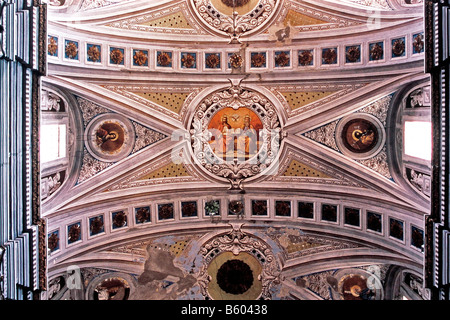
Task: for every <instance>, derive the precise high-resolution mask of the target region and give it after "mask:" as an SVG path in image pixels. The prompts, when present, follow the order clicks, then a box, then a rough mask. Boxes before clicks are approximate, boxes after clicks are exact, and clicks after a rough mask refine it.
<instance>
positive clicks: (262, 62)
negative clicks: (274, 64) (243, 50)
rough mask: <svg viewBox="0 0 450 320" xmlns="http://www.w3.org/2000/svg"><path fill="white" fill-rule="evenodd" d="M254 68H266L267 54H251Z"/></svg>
mask: <svg viewBox="0 0 450 320" xmlns="http://www.w3.org/2000/svg"><path fill="white" fill-rule="evenodd" d="M251 63H252V65H251V66H252V68H264V67H265V66H266V54H265V53H260V52H258V53H252V54H251Z"/></svg>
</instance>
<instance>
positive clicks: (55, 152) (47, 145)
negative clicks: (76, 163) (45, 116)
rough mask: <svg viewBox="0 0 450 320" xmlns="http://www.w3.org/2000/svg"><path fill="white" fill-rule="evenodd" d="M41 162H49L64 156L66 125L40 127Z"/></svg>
mask: <svg viewBox="0 0 450 320" xmlns="http://www.w3.org/2000/svg"><path fill="white" fill-rule="evenodd" d="M40 138H41V141H40V148H41V150H40V153H41V162H49V161H53V160H56V159H59V158H64V157H65V156H66V125H64V124H48V125H42V126H41V137H40Z"/></svg>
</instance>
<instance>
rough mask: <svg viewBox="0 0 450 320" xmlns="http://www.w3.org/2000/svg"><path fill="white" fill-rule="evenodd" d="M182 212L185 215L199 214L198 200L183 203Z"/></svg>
mask: <svg viewBox="0 0 450 320" xmlns="http://www.w3.org/2000/svg"><path fill="white" fill-rule="evenodd" d="M181 214H182V216H183V217H195V216H197V201H187V202H182V203H181Z"/></svg>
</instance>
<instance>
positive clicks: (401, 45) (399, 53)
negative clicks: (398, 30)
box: [391, 37, 406, 58]
mask: <svg viewBox="0 0 450 320" xmlns="http://www.w3.org/2000/svg"><path fill="white" fill-rule="evenodd" d="M391 50H392V58H399V57H404V56H406V38H405V37H400V38H395V39H392V40H391Z"/></svg>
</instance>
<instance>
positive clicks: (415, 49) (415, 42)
mask: <svg viewBox="0 0 450 320" xmlns="http://www.w3.org/2000/svg"><path fill="white" fill-rule="evenodd" d="M423 39H424V36H423V32H421V33H415V34H413V35H412V53H413V54H418V53H423V52H424V48H425V43H424V41H423Z"/></svg>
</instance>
